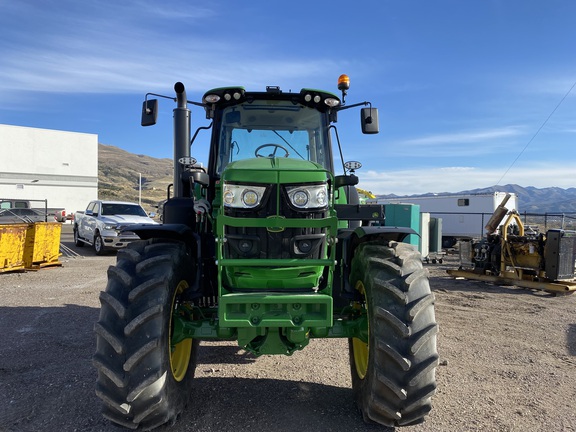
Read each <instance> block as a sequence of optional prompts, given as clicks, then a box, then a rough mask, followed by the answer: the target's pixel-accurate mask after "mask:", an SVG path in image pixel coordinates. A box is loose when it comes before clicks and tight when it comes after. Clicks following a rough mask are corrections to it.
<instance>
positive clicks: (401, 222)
mask: <svg viewBox="0 0 576 432" xmlns="http://www.w3.org/2000/svg"><path fill="white" fill-rule="evenodd" d="M384 211H385V214H386V221H385V223H384V225H386V226H397V227H409V228H412V229H413V230H414V231H416V232H417V233H418V234H420V206H419V205H418V204H408V203H407V204H385V205H384ZM404 242H405V243H410V244H411V245H414V246H416V248H418V244H419V240H418V236H417V235H414V234H410V235H409V236H408V237H407V238H406V240H404Z"/></svg>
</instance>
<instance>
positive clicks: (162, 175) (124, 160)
mask: <svg viewBox="0 0 576 432" xmlns="http://www.w3.org/2000/svg"><path fill="white" fill-rule="evenodd" d="M172 171H173V162H172V159H168V158H166V159H157V158H153V157H150V156H145V155H137V154H134V153H129V152H127V151H125V150H122V149H120V148H118V147H115V146H111V145H104V144H98V198H99V199H109V200H119V201H131V202H138V196H139V187H138V180H139V178H140V176H142V190H141V193H142V206H143V207H144V209H145V210H146V211H151V210H152V208H153V207H154V206H155V205H157V204H158V201H161V200H163V199H165V197H166V189H167V187H168V185H169V184H170V183H172Z"/></svg>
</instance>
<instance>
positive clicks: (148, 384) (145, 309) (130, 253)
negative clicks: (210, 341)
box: [93, 240, 198, 430]
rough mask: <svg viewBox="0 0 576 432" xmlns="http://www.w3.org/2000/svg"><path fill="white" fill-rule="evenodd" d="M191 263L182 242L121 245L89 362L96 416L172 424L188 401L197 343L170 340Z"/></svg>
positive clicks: (133, 424)
mask: <svg viewBox="0 0 576 432" xmlns="http://www.w3.org/2000/svg"><path fill="white" fill-rule="evenodd" d="M193 267H194V265H193V261H192V259H191V257H190V255H189V252H188V251H187V248H186V246H185V245H184V244H183V243H179V242H174V243H171V242H163V241H160V242H156V241H154V240H148V241H146V242H144V241H139V242H134V243H131V244H129V245H128V247H127V248H126V249H121V250H119V251H118V256H117V263H116V266H111V267H110V268H109V269H108V285H107V287H106V291H105V292H102V293H101V294H100V302H101V304H102V307H101V310H100V319H99V320H98V322H97V323H96V325H95V327H94V330H95V332H96V353H95V355H94V358H93V363H94V366H95V367H96V369H97V371H98V379H97V383H96V394H97V396H98V397H99V398H100V399H102V401H103V409H102V413H103V415H104V417H106V418H108V419H109V420H111V421H112V422H114V423H116V424H118V425H121V426H124V427H127V428H131V429H136V428H138V427H141V428H142V429H143V430H150V429H153V428H155V427H157V426H160V425H162V424H164V423H168V422H171V423H173V422H175V421H176V419H177V417H178V415H179V414H180V413H181V412H182V411H183V410H184V408H185V406H186V405H187V403H188V400H189V397H190V388H191V384H192V379H193V377H194V371H195V368H196V353H197V347H198V342H197V341H194V340H192V339H185V340H184V341H182V342H179V343H177V344H175V345H173V344H172V342H171V339H172V328H173V321H172V317H173V314H174V313H175V312H177V311H178V308H179V307H180V306H181V302H180V299H181V296H182V294H183V293H184V292H185V291H186V290H188V289H191V288H190V286H189V283H190V282H189V281H191V280H192V274H191V269H192V268H193Z"/></svg>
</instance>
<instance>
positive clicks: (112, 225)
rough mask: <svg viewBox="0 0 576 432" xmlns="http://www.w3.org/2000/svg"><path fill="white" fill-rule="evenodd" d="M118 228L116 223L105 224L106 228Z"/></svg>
mask: <svg viewBox="0 0 576 432" xmlns="http://www.w3.org/2000/svg"><path fill="white" fill-rule="evenodd" d="M116 228H117V225H116V224H106V225H104V229H105V230H115V229H116Z"/></svg>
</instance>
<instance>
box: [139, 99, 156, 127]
mask: <svg viewBox="0 0 576 432" xmlns="http://www.w3.org/2000/svg"><path fill="white" fill-rule="evenodd" d="M157 118H158V99H150V100H147V101H144V102H143V103H142V120H141V122H140V124H141V125H142V126H152V125H155V124H156V119H157Z"/></svg>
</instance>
